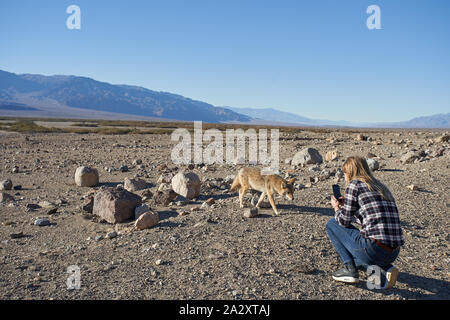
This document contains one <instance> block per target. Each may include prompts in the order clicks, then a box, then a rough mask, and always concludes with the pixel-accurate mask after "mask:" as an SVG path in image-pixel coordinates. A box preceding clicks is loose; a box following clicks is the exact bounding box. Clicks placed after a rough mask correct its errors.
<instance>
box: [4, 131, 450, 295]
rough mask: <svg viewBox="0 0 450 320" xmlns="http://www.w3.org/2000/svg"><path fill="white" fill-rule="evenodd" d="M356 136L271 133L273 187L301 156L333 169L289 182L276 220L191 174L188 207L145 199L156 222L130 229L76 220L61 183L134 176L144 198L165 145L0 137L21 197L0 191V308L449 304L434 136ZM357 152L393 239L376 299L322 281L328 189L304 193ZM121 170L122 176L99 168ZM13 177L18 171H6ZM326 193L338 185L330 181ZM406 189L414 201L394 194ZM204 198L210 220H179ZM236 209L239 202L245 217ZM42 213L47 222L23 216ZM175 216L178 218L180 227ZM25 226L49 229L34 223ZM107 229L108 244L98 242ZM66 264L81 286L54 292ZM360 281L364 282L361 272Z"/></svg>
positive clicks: (168, 146) (218, 171)
mask: <svg viewBox="0 0 450 320" xmlns="http://www.w3.org/2000/svg"><path fill="white" fill-rule="evenodd" d="M364 134H365V135H367V136H369V141H359V140H357V139H356V134H355V133H349V132H346V131H342V130H336V131H329V132H328V133H324V132H314V131H303V132H301V133H298V134H289V135H285V134H283V135H281V138H282V139H281V140H280V163H281V171H282V174H283V175H284V174H285V171H286V170H287V169H292V168H291V166H290V165H288V164H285V161H284V160H285V159H286V158H289V157H292V156H293V155H294V153H295V152H296V151H299V150H301V149H302V148H304V147H306V146H311V147H314V148H316V149H317V150H319V152H320V153H321V154H322V156H324V158H325V154H326V153H327V152H328V151H330V150H338V151H339V152H340V157H339V158H338V159H337V160H335V161H331V162H325V163H324V164H322V165H321V166H320V168H319V171H311V170H310V167H311V166H310V165H308V166H306V167H303V168H301V167H299V168H295V170H293V172H292V173H291V176H292V177H295V178H296V179H297V180H296V182H297V183H299V184H301V186H300V187H299V189H298V190H296V191H295V200H294V201H292V202H289V201H287V200H286V199H281V198H278V199H276V202H277V203H278V207H279V208H280V209H281V214H280V216H274V215H273V212H272V210H271V209H263V210H260V215H259V216H257V217H255V218H244V217H243V210H242V209H240V208H239V203H238V197H237V194H236V193H235V194H230V193H229V192H227V190H223V187H222V189H221V185H222V182H221V181H220V179H221V178H222V179H223V178H225V177H226V176H228V175H230V174H235V173H237V170H238V168H239V166H227V165H223V166H220V165H209V166H207V168H204V167H199V166H196V168H194V169H193V170H192V171H193V172H195V173H197V174H198V175H199V177H200V178H201V179H202V180H203V181H204V182H203V184H202V195H201V196H200V197H199V198H198V199H196V200H195V201H191V202H190V203H188V204H185V205H177V204H176V203H173V205H170V206H168V207H164V206H156V205H154V203H153V202H152V200H151V199H150V200H149V201H148V202H147V204H148V205H149V206H150V207H151V208H152V210H154V211H156V212H158V214H159V219H160V223H159V224H158V225H157V226H155V227H153V228H151V229H146V230H143V231H131V227H132V225H133V221H130V222H127V223H123V224H118V225H110V224H107V223H101V222H99V221H98V220H97V219H95V218H93V217H92V216H89V215H86V214H84V213H83V212H82V210H81V209H80V205H81V204H82V202H83V200H82V199H83V195H85V194H86V193H87V192H89V191H90V190H92V188H81V187H77V186H76V185H75V183H74V172H75V169H76V168H77V167H78V166H82V165H88V166H92V167H95V168H97V169H98V170H99V173H100V182H101V185H106V186H111V185H117V184H119V183H123V181H124V179H125V177H134V176H136V175H137V176H139V177H140V178H143V179H145V180H146V181H147V182H150V183H152V187H151V190H152V191H153V192H154V191H155V190H156V189H157V187H158V186H157V183H156V181H157V179H158V177H159V176H160V175H161V173H162V172H161V171H159V170H158V169H157V166H158V165H160V164H166V165H167V166H168V167H169V170H173V169H174V167H175V165H174V164H172V163H171V161H170V153H171V150H172V147H173V145H174V142H171V140H170V136H169V135H120V136H102V135H95V134H92V135H77V134H29V135H24V134H19V133H15V134H11V133H10V134H4V133H0V139H1V140H0V151H1V156H0V158H1V167H0V180H4V179H8V178H9V179H11V180H12V182H13V185H14V186H17V185H21V189H20V190H12V191H3V192H5V193H8V194H10V195H12V196H13V197H14V198H15V201H14V202H9V203H1V204H0V240H1V244H0V299H274V300H276V299H288V300H291V299H352V300H354V299H376V300H397V299H449V298H450V283H449V277H450V272H449V268H448V265H449V261H450V254H449V250H448V248H449V244H450V236H449V222H450V219H449V207H450V197H449V181H450V169H449V163H450V162H449V158H450V148H449V145H448V142H447V143H445V142H444V143H442V142H441V143H437V142H436V138H437V137H439V136H440V135H441V134H442V132H437V131H424V130H422V131H411V130H410V131H400V130H395V131H368V132H366V133H364ZM439 148H445V151H444V155H443V156H439V157H425V158H423V159H422V161H420V162H417V163H412V164H402V163H400V161H399V159H400V157H401V156H402V155H403V154H404V153H406V152H407V151H408V150H411V149H416V150H418V151H425V150H430V151H434V150H437V149H439ZM368 152H371V153H373V154H375V155H376V156H377V158H375V159H376V160H377V161H378V162H379V163H380V165H381V168H380V169H379V170H378V171H376V172H375V175H376V177H378V178H379V179H380V180H381V181H383V182H384V183H385V184H386V185H388V187H389V188H390V189H391V191H392V193H393V194H394V197H395V198H396V201H397V205H398V208H399V212H400V218H401V221H402V225H403V231H404V235H405V241H406V244H405V246H404V247H403V248H402V249H401V252H400V255H399V258H398V259H397V261H396V263H395V265H396V266H397V267H398V268H399V270H400V275H399V279H398V281H397V285H396V286H395V288H393V289H391V290H385V291H382V290H369V289H368V288H367V285H366V282H365V281H361V282H360V283H359V284H356V285H346V284H341V283H337V282H335V281H334V280H333V279H332V278H331V273H332V272H333V271H335V270H336V269H338V268H340V267H341V264H340V261H339V259H338V256H337V254H336V253H335V251H334V248H333V247H332V244H331V242H330V241H329V239H328V237H327V235H326V232H325V225H326V223H327V221H328V220H329V219H330V218H331V217H333V213H334V211H333V210H332V208H331V206H330V204H329V196H330V195H331V185H332V184H333V183H335V178H334V177H333V176H331V177H330V178H328V179H323V180H320V181H317V182H310V178H312V179H313V178H314V177H319V174H320V172H321V171H322V170H324V169H326V170H329V171H331V172H333V171H336V169H337V168H340V167H341V166H342V164H343V161H344V160H345V158H346V156H349V155H353V154H359V155H363V156H365V155H366V154H367V153H368ZM134 159H142V162H143V165H144V166H145V168H137V167H136V166H134V165H133V164H132V162H133V160H134ZM124 164H125V165H127V166H128V167H129V168H130V170H129V172H120V171H118V170H113V171H112V172H110V173H109V172H107V171H106V170H105V169H104V168H105V167H108V168H115V169H118V168H119V167H120V166H121V165H124ZM14 166H18V169H19V170H18V171H19V172H18V173H12V170H13V167H14ZM182 168H184V167H182V166H181V167H180V168H179V169H182ZM173 171H175V170H173ZM339 184H340V185H341V187H342V188H344V187H345V184H344V182H343V181H342V180H340V182H339ZM412 184H414V185H415V186H417V187H418V190H416V191H411V190H409V189H408V188H406V186H409V185H412ZM97 188H98V187H97ZM136 193H138V194H140V192H139V191H138V192H136ZM211 197H213V198H214V199H215V204H214V206H213V207H212V208H210V209H201V210H197V211H192V212H191V208H197V207H200V206H201V204H202V203H203V202H204V201H205V200H207V199H208V198H211ZM250 198H251V194H248V195H247V205H248V206H249V202H250V201H249V200H250ZM43 201H47V202H50V204H49V208H54V207H56V208H57V210H56V212H54V211H55V210H50V209H49V208H45V207H41V208H37V209H35V210H31V209H27V205H28V207H32V206H31V204H38V203H41V206H42V202H43ZM52 211H53V212H52ZM183 211H187V212H190V214H187V215H180V213H181V212H183ZM49 213H50V214H49ZM38 217H45V218H47V219H48V220H49V221H50V225H48V226H37V225H34V221H35V220H36V218H38ZM113 230H115V231H117V233H118V235H117V237H115V238H112V239H108V238H106V237H105V236H106V234H107V233H108V232H110V231H113ZM17 234H19V235H18V236H17ZM98 236H102V237H98ZM72 265H76V266H78V267H79V270H80V279H81V288H80V289H73V290H68V287H67V279H68V277H70V274H69V273H67V269H68V267H69V266H72ZM360 276H361V278H362V279H363V280H364V279H366V278H367V277H366V276H365V275H364V274H363V273H362V272H361V273H360Z"/></svg>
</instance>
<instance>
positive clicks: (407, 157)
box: [400, 151, 419, 164]
mask: <svg viewBox="0 0 450 320" xmlns="http://www.w3.org/2000/svg"><path fill="white" fill-rule="evenodd" d="M417 159H419V156H418V154H416V153H415V152H412V151H411V152H408V153H407V154H404V155H403V156H402V157H401V158H400V161H401V163H403V164H406V163H413V162H414V161H415V160H417Z"/></svg>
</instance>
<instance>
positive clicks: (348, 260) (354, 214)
mask: <svg viewBox="0 0 450 320" xmlns="http://www.w3.org/2000/svg"><path fill="white" fill-rule="evenodd" d="M342 171H343V172H344V175H345V181H346V183H347V188H346V190H345V196H344V197H341V198H340V199H336V198H335V197H334V196H332V198H331V205H332V206H333V208H334V211H335V216H334V218H332V219H330V220H329V221H328V223H327V225H326V230H327V233H328V236H329V238H330V240H331V242H332V243H333V245H334V247H335V248H336V251H337V253H338V255H339V257H340V259H341V261H342V262H343V264H344V268H342V269H340V270H338V271H336V272H335V273H333V279H335V280H337V281H342V282H347V283H356V282H358V281H359V279H358V277H359V276H358V269H362V270H367V268H368V267H369V266H371V268H372V270H374V271H375V274H377V272H378V275H379V276H380V277H379V279H380V281H379V282H378V283H377V282H376V283H377V284H378V285H379V288H383V289H387V288H391V287H392V286H394V284H395V282H396V281H397V276H398V270H397V268H395V267H394V266H393V265H392V263H393V262H394V261H395V259H396V258H397V256H398V254H399V252H400V247H401V246H402V245H403V244H404V239H403V233H402V230H401V227H400V219H399V215H398V211H397V206H396V204H395V200H394V197H393V196H392V194H391V192H390V191H389V189H388V188H387V187H386V186H385V185H384V184H382V183H381V182H380V181H378V180H377V179H375V177H374V176H373V174H372V172H371V171H370V169H369V166H368V165H367V162H366V160H365V159H364V158H361V157H357V156H353V157H349V158H348V159H347V160H346V161H345V163H344V166H343V168H342ZM354 218H357V219H358V220H359V221H360V222H361V225H362V227H361V230H358V229H357V228H355V227H354V226H353V225H352V224H351V222H352V219H354ZM375 268H378V270H375Z"/></svg>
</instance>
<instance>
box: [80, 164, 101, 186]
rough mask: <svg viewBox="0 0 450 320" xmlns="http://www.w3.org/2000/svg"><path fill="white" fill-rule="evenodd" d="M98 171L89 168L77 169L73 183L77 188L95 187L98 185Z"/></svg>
mask: <svg viewBox="0 0 450 320" xmlns="http://www.w3.org/2000/svg"><path fill="white" fill-rule="evenodd" d="M98 181H99V179H98V171H97V169H94V168H90V167H78V168H77V170H76V171H75V183H76V185H77V186H79V187H95V186H96V185H97V184H98Z"/></svg>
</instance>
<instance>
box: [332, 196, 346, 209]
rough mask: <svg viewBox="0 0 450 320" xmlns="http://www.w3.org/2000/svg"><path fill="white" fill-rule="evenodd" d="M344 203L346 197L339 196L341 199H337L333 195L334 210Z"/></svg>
mask: <svg viewBox="0 0 450 320" xmlns="http://www.w3.org/2000/svg"><path fill="white" fill-rule="evenodd" d="M343 203H344V197H339V200H338V199H336V197H335V196H331V206H332V207H333V209H334V211H335V212H336V211H338V210H339V209H340V208H341V206H342V205H343Z"/></svg>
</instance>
